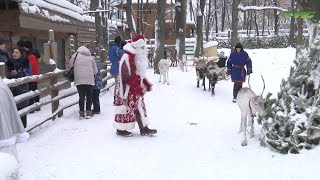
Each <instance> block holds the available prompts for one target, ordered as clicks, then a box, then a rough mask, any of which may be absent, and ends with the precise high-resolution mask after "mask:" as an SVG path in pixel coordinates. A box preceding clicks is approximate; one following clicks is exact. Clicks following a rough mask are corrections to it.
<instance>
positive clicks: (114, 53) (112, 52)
mask: <svg viewBox="0 0 320 180" xmlns="http://www.w3.org/2000/svg"><path fill="white" fill-rule="evenodd" d="M122 54H123V49H121V48H120V47H119V45H118V44H117V43H116V42H111V43H110V47H109V52H108V56H109V59H110V61H111V63H112V64H111V69H110V74H111V75H112V76H118V74H119V62H120V59H121V56H122Z"/></svg>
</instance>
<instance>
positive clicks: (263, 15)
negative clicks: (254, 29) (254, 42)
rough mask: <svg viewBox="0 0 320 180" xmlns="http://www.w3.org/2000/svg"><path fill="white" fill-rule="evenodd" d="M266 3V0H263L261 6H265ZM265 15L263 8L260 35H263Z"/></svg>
mask: <svg viewBox="0 0 320 180" xmlns="http://www.w3.org/2000/svg"><path fill="white" fill-rule="evenodd" d="M266 4H267V0H264V3H263V6H266ZM265 17H266V10H263V14H262V36H263V35H264V26H265Z"/></svg>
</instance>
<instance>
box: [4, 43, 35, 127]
mask: <svg viewBox="0 0 320 180" xmlns="http://www.w3.org/2000/svg"><path fill="white" fill-rule="evenodd" d="M24 53H25V52H24V49H23V48H21V47H16V48H13V49H12V54H11V58H10V59H9V60H8V62H7V63H6V65H7V78H8V79H18V78H22V77H25V76H31V75H32V68H31V65H30V63H29V60H28V59H27V58H26V57H25V56H24ZM11 91H12V94H13V95H14V96H17V95H20V94H23V93H26V92H28V91H29V86H28V84H22V85H19V86H17V87H14V88H11ZM28 105H29V100H25V101H22V102H21V103H19V104H17V108H18V110H20V109H23V108H25V107H27V106H28ZM21 121H22V124H23V126H24V127H25V128H26V127H27V116H26V115H24V116H22V117H21Z"/></svg>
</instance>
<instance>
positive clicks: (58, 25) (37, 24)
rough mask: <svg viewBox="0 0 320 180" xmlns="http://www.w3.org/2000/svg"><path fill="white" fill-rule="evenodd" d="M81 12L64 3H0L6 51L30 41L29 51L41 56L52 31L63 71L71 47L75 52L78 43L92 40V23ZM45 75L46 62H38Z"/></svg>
mask: <svg viewBox="0 0 320 180" xmlns="http://www.w3.org/2000/svg"><path fill="white" fill-rule="evenodd" d="M53 2H54V3H53ZM82 12H83V10H82V9H81V8H79V7H77V6H75V5H73V4H71V3H69V2H68V1H64V0H57V1H48V0H38V1H33V0H0V36H1V37H3V38H5V39H6V44H7V47H8V50H11V49H12V47H14V46H15V45H16V43H17V42H18V41H19V40H30V41H32V42H33V48H34V49H38V50H39V51H40V53H41V54H43V44H44V43H45V42H47V41H48V30H50V29H52V30H54V32H55V41H56V42H57V43H58V54H59V57H58V60H57V66H58V68H60V69H65V62H67V61H68V60H69V58H70V56H71V55H72V54H71V49H72V48H74V49H76V48H77V46H78V45H81V42H82V41H95V26H94V21H92V20H90V18H86V17H84V16H83V14H82ZM70 37H72V38H73V41H70ZM78 37H80V38H78ZM70 42H71V43H74V44H73V45H70ZM41 59H43V58H41ZM45 72H47V68H46V63H44V62H41V73H45Z"/></svg>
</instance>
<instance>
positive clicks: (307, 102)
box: [259, 9, 320, 153]
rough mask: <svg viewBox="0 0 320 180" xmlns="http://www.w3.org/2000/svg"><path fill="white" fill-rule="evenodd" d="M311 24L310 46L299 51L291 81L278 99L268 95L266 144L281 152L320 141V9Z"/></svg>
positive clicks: (295, 150)
mask: <svg viewBox="0 0 320 180" xmlns="http://www.w3.org/2000/svg"><path fill="white" fill-rule="evenodd" d="M316 13H317V15H316V16H315V17H316V18H315V19H313V21H312V23H311V28H312V32H311V34H312V36H311V38H310V44H309V47H308V48H305V49H302V50H300V51H299V53H298V54H297V57H296V60H295V61H294V66H293V67H291V70H290V75H289V77H288V78H287V80H282V83H281V88H280V89H281V90H280V92H279V93H278V97H277V98H276V99H271V98H270V96H271V94H268V95H267V98H266V102H265V108H266V111H267V115H266V116H265V117H259V122H260V123H261V124H262V125H263V136H262V138H261V143H262V145H265V146H268V147H270V148H271V149H273V150H275V151H278V152H280V153H299V151H300V150H301V149H303V148H305V149H311V148H312V147H314V146H315V145H318V144H319V143H320V101H319V99H320V94H319V86H320V49H319V47H320V21H319V19H320V18H319V10H318V9H317V10H316Z"/></svg>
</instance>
